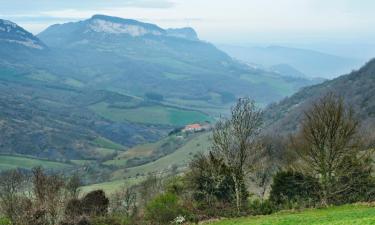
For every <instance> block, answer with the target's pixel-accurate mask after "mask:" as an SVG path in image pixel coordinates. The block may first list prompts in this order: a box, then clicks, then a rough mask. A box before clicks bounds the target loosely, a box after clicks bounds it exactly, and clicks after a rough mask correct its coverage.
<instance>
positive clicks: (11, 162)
mask: <svg viewBox="0 0 375 225" xmlns="http://www.w3.org/2000/svg"><path fill="white" fill-rule="evenodd" d="M37 166H42V167H44V168H46V169H64V168H69V167H71V166H72V165H69V164H65V163H60V162H53V161H48V160H41V159H33V158H27V157H21V156H7V155H0V170H9V169H16V168H24V169H31V168H33V167H37Z"/></svg>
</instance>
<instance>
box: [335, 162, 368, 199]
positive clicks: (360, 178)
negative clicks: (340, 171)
mask: <svg viewBox="0 0 375 225" xmlns="http://www.w3.org/2000/svg"><path fill="white" fill-rule="evenodd" d="M344 163H345V164H346V165H350V166H351V169H350V172H349V173H346V174H345V175H344V176H341V177H340V178H339V179H338V181H337V185H336V186H338V187H349V188H346V189H344V191H341V192H338V194H337V195H335V196H334V199H333V201H332V202H333V203H334V204H347V203H354V202H373V201H375V178H374V177H373V176H372V173H373V169H372V166H371V165H372V159H371V158H370V157H369V158H365V159H364V160H363V161H360V160H358V159H356V158H355V157H350V158H349V157H348V158H347V159H345V161H344Z"/></svg>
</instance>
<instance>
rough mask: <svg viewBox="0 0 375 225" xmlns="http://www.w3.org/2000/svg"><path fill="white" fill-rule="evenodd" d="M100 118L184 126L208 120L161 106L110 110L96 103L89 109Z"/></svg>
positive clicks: (203, 115)
mask: <svg viewBox="0 0 375 225" xmlns="http://www.w3.org/2000/svg"><path fill="white" fill-rule="evenodd" d="M90 108H91V109H92V110H93V111H94V112H96V113H97V114H99V115H101V116H102V117H104V118H106V119H109V120H112V121H116V122H123V121H130V122H135V123H146V124H163V125H177V126H181V125H186V124H189V123H194V122H203V121H207V120H210V117H209V116H208V115H206V114H204V113H202V112H198V111H193V110H183V109H178V108H173V107H167V106H162V105H154V106H140V107H136V108H110V107H108V104H107V103H103V102H102V103H98V104H95V105H93V106H91V107H90Z"/></svg>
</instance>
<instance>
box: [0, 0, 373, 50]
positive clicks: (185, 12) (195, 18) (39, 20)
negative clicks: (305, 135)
mask: <svg viewBox="0 0 375 225" xmlns="http://www.w3.org/2000/svg"><path fill="white" fill-rule="evenodd" d="M93 14H108V15H112V16H119V17H124V18H133V19H138V20H142V21H146V22H153V23H156V24H158V25H160V26H161V27H165V28H166V27H181V26H191V27H193V28H195V29H196V30H197V31H198V33H199V35H200V37H201V38H202V39H204V40H208V41H211V42H216V43H253V42H261V43H267V42H269V43H272V42H296V43H303V42H308V43H312V42H316V43H318V42H330V41H332V42H335V43H340V42H343V43H350V42H355V41H361V42H363V43H365V42H366V43H371V42H372V40H375V29H374V27H375V1H373V0H0V18H3V19H9V20H12V21H14V22H17V23H18V24H20V25H21V26H23V27H25V28H26V29H28V30H30V31H32V32H33V33H38V32H40V31H42V30H43V29H44V28H46V27H47V26H48V25H51V24H54V23H62V22H67V21H75V20H82V19H85V18H88V17H90V16H92V15H93Z"/></svg>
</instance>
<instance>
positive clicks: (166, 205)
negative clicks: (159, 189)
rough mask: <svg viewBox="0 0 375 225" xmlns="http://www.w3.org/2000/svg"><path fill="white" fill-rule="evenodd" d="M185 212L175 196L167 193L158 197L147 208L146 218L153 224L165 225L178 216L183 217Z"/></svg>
mask: <svg viewBox="0 0 375 225" xmlns="http://www.w3.org/2000/svg"><path fill="white" fill-rule="evenodd" d="M183 214H184V210H183V209H182V207H181V206H180V204H179V202H178V198H177V196H176V195H175V194H171V193H166V194H162V195H159V196H157V197H156V198H154V199H153V200H151V201H150V202H149V203H148V204H147V206H146V212H145V217H146V219H147V220H148V221H150V222H151V223H152V224H160V225H165V224H169V223H171V222H172V221H173V220H174V219H175V218H177V217H178V216H183Z"/></svg>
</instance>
